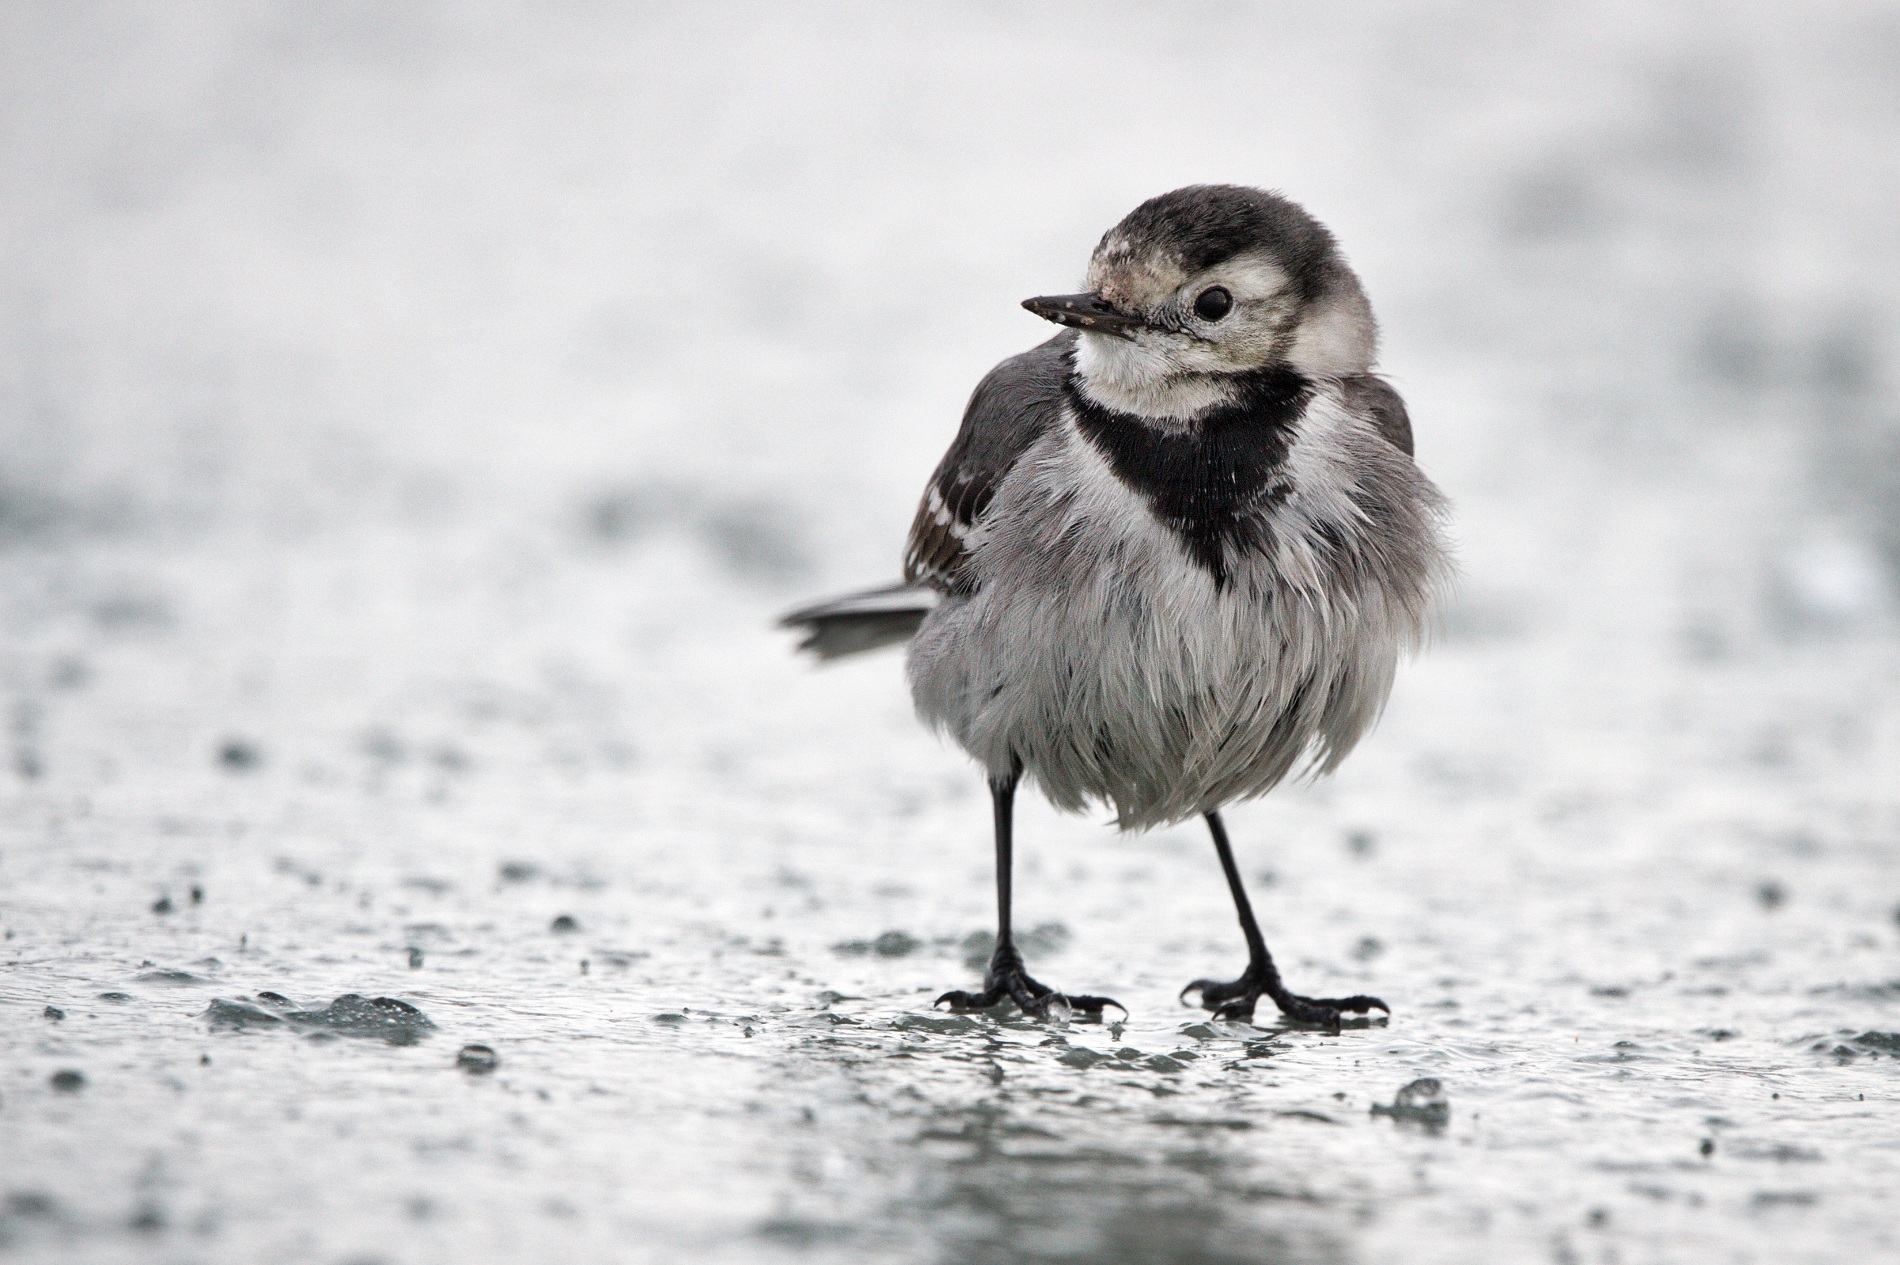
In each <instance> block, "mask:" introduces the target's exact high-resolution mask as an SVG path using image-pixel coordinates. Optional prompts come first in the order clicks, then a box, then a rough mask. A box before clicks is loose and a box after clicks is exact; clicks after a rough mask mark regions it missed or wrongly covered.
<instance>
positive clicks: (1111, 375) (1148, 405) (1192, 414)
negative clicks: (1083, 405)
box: [1075, 333, 1235, 422]
mask: <svg viewBox="0 0 1900 1265" xmlns="http://www.w3.org/2000/svg"><path fill="white" fill-rule="evenodd" d="M1075 370H1076V376H1077V377H1078V378H1080V379H1081V387H1082V394H1083V395H1085V396H1087V397H1088V398H1089V399H1090V400H1092V401H1093V402H1094V403H1096V404H1099V405H1101V406H1102V407H1103V408H1109V409H1114V410H1115V411H1116V412H1118V413H1132V414H1133V415H1135V416H1136V417H1142V418H1147V419H1149V420H1151V421H1156V422H1187V421H1192V420H1193V419H1194V418H1196V417H1198V416H1200V415H1201V414H1202V413H1205V412H1206V411H1207V410H1208V409H1211V408H1214V407H1216V406H1218V405H1221V404H1226V403H1228V402H1229V401H1231V400H1232V399H1233V398H1234V392H1235V386H1234V383H1233V381H1232V379H1231V378H1229V377H1228V376H1227V375H1225V374H1217V373H1196V372H1193V371H1190V370H1183V369H1182V368H1181V367H1180V366H1179V365H1176V364H1174V363H1172V361H1171V359H1170V357H1169V356H1168V354H1167V352H1166V350H1165V349H1163V348H1159V347H1155V346H1152V345H1149V344H1147V343H1141V342H1131V341H1129V340H1128V339H1125V338H1114V337H1111V336H1109V335H1106V334H1089V333H1084V334H1083V335H1082V336H1081V337H1080V338H1078V339H1076V343H1075Z"/></svg>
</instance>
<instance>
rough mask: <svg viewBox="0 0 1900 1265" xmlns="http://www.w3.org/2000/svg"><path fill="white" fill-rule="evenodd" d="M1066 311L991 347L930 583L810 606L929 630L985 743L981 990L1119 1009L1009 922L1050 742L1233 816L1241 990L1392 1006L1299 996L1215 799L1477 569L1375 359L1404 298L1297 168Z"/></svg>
mask: <svg viewBox="0 0 1900 1265" xmlns="http://www.w3.org/2000/svg"><path fill="white" fill-rule="evenodd" d="M1023 306H1024V307H1026V308H1028V309H1029V310H1030V311H1031V312H1034V313H1036V314H1037V315H1038V316H1042V317H1045V318H1047V319H1048V320H1051V321H1054V322H1055V323H1056V324H1058V325H1064V326H1068V327H1069V329H1068V330H1067V331H1065V332H1063V333H1061V334H1058V335H1057V336H1056V337H1054V338H1052V339H1050V340H1049V341H1048V342H1046V343H1044V344H1042V345H1041V346H1040V347H1037V348H1035V349H1034V350H1032V351H1028V352H1024V353H1023V354H1022V355H1019V356H1013V357H1011V358H1010V359H1008V360H1005V361H1004V362H1003V363H1002V364H1000V365H998V366H997V367H996V368H994V369H992V370H991V371H990V373H989V376H987V377H986V378H984V379H983V381H982V382H981V383H980V384H979V385H978V386H977V388H976V393H975V395H973V396H972V397H971V399H970V404H969V408H968V409H967V410H966V412H965V413H964V417H963V427H962V429H961V430H960V431H959V432H958V434H957V437H956V441H955V442H954V443H952V444H951V446H950V451H949V453H948V454H947V455H946V456H945V457H944V459H943V462H942V464H941V465H939V466H938V467H937V472H936V474H935V475H934V476H933V477H932V478H931V481H930V486H929V488H928V489H927V490H926V491H925V493H924V499H923V504H922V505H921V506H920V507H919V509H918V511H917V518H916V521H915V522H914V523H913V524H912V525H911V529H910V546H909V552H908V554H907V556H906V558H905V562H904V576H905V582H904V583H903V584H900V585H893V586H890V587H886V588H881V589H875V590H871V591H869V592H865V593H857V594H852V595H850V596H848V597H843V598H838V599H836V600H833V601H829V602H823V603H820V604H818V605H815V606H810V607H807V608H805V609H802V610H799V611H795V612H793V613H792V614H790V615H788V616H786V617H785V621H784V622H785V623H786V624H787V625H788V626H791V627H796V628H799V629H802V630H804V631H805V633H806V634H807V635H806V637H805V640H804V641H803V643H802V646H803V648H806V649H809V650H812V651H813V652H815V653H816V654H817V655H818V656H819V657H820V658H825V659H830V658H836V657H838V656H840V655H846V654H852V653H856V652H858V651H861V650H868V649H871V648H873V647H876V646H880V645H886V644H889V643H891V642H894V641H902V640H907V639H908V640H910V642H911V645H910V655H909V675H910V688H911V695H912V698H913V699H914V700H915V703H916V706H917V711H918V713H919V714H920V715H921V716H922V717H923V718H924V719H925V720H927V721H929V722H930V723H931V724H932V725H933V726H935V727H936V728H938V729H940V730H944V731H947V732H948V733H949V734H950V735H951V736H952V737H954V738H955V739H956V740H957V742H958V743H959V744H960V745H961V746H962V747H963V749H964V750H965V751H967V752H969V753H970V755H971V756H973V757H974V758H975V759H976V760H977V762H978V763H979V764H981V765H982V766H983V768H984V769H985V771H986V772H987V773H988V774H989V783H990V794H991V796H992V798H993V800H994V804H995V816H996V905H997V931H996V951H995V954H994V956H993V957H992V958H991V959H990V964H989V970H988V973H987V974H986V975H985V977H984V981H983V990H982V991H981V992H979V993H968V992H960V991H959V992H950V993H945V994H944V995H943V996H942V997H940V998H938V1002H939V1003H944V1002H948V1003H949V1004H950V1005H951V1006H953V1007H956V1008H959V1009H964V1008H987V1007H990V1006H994V1005H998V1004H1000V1003H1002V1002H1003V1001H1005V1000H1013V1001H1014V1002H1015V1003H1016V1004H1017V1005H1018V1006H1020V1007H1021V1008H1022V1009H1023V1011H1024V1012H1026V1013H1028V1014H1030V1015H1033V1016H1038V1017H1051V1016H1058V1017H1059V1016H1063V1015H1066V1014H1067V1013H1069V1012H1072V1011H1082V1012H1084V1013H1089V1014H1100V1013H1101V1010H1102V1008H1103V1007H1104V1006H1115V1007H1116V1008H1117V1009H1124V1008H1123V1007H1122V1006H1121V1005H1120V1003H1118V1002H1115V1001H1113V1000H1111V999H1110V998H1106V997H1088V996H1065V995H1063V994H1061V993H1058V992H1056V991H1055V990H1053V989H1050V988H1048V987H1047V986H1045V985H1043V984H1040V983H1038V982H1036V981H1035V980H1034V979H1031V978H1030V977H1029V975H1028V973H1027V972H1026V971H1025V969H1024V966H1023V960H1022V957H1021V955H1020V954H1019V953H1018V952H1017V950H1016V946H1015V944H1014V942H1013V941H1012V939H1011V935H1010V852H1011V840H1010V833H1011V809H1012V806H1013V803H1014V798H1015V792H1016V785H1017V782H1018V781H1019V780H1020V779H1021V778H1022V776H1023V775H1024V774H1025V773H1027V774H1028V775H1029V776H1031V777H1033V778H1034V779H1035V781H1036V784H1037V785H1038V786H1039V787H1041V788H1042V792H1043V794H1044V795H1046V796H1048V798H1049V800H1050V801H1051V802H1052V803H1054V804H1055V805H1056V806H1057V807H1058V808H1061V809H1064V810H1068V811H1080V810H1083V809H1085V808H1086V807H1087V806H1088V805H1089V804H1090V803H1092V802H1094V803H1102V804H1106V805H1110V806H1112V807H1113V808H1114V810H1115V813H1116V819H1117V824H1118V825H1119V826H1120V827H1121V828H1122V829H1124V830H1140V829H1145V828H1147V827H1150V826H1156V825H1162V824H1166V823H1171V822H1179V821H1184V820H1186V819H1187V818H1189V817H1193V816H1197V815H1198V816H1201V817H1205V818H1206V819H1207V824H1208V827H1209V829H1210V830H1211V831H1212V832H1213V836H1214V848H1215V850H1216V851H1217V852H1218V853H1219V854H1220V863H1221V868H1222V869H1223V870H1224V871H1225V872H1226V875H1227V886H1228V888H1229V889H1230V890H1231V891H1232V893H1233V898H1234V906H1235V909H1236V911H1237V913H1238V914H1239V918H1240V925H1241V930H1242V931H1243V932H1244V933H1245V935H1246V939H1247V951H1248V961H1247V969H1246V970H1245V971H1244V972H1243V973H1242V974H1241V976H1240V978H1239V979H1236V980H1233V981H1231V982H1226V983H1222V982H1217V981H1214V980H1206V979H1200V980H1195V981H1194V982H1193V983H1191V984H1189V985H1188V986H1187V988H1185V989H1183V990H1182V994H1181V995H1182V997H1183V998H1185V997H1186V996H1187V995H1188V994H1189V993H1191V992H1197V991H1198V992H1199V994H1200V998H1201V1004H1202V1005H1203V1006H1204V1007H1206V1008H1207V1009H1209V1010H1213V1011H1215V1012H1216V1014H1217V1015H1219V1016H1222V1017H1226V1018H1241V1019H1244V1018H1250V1017H1251V1016H1252V1014H1253V1010H1254V1005H1255V1003H1256V1002H1257V1001H1258V1000H1259V999H1260V998H1261V997H1263V996H1265V997H1268V998H1271V999H1272V1000H1273V1003H1274V1004H1275V1005H1276V1006H1278V1007H1279V1008H1280V1010H1281V1011H1282V1012H1283V1013H1284V1014H1285V1015H1286V1016H1287V1017H1288V1018H1290V1019H1293V1020H1296V1021H1299V1022H1304V1023H1314V1024H1320V1025H1324V1026H1326V1027H1329V1028H1333V1029H1337V1027H1338V1026H1339V1019H1340V1013H1341V1012H1342V1011H1350V1012H1354V1013H1359V1014H1364V1013H1368V1012H1369V1011H1371V1010H1372V1009H1373V1008H1375V1007H1376V1008H1377V1009H1379V1010H1384V1011H1387V1012H1388V1013H1389V1008H1388V1007H1387V1006H1386V1004H1385V1003H1384V1002H1382V1001H1380V1000H1379V999H1378V998H1376V997H1365V996H1357V997H1301V996H1299V995H1297V994H1295V993H1293V992H1291V991H1289V990H1288V989H1287V987H1286V986H1285V985H1284V984H1283V983H1282V982H1281V980H1280V973H1279V971H1278V970H1277V969H1276V968H1275V966H1274V964H1273V958H1272V957H1271V955H1269V954H1268V952H1267V946H1266V941H1265V940H1264V939H1262V937H1261V935H1260V928H1259V926H1258V925H1257V924H1256V923H1255V921H1254V916H1253V910H1252V907H1251V906H1250V905H1249V904H1248V901H1247V894H1246V891H1245V889H1244V888H1243V887H1242V885H1241V881H1240V871H1239V869H1238V868H1237V867H1236V866H1235V864H1234V854H1233V849H1232V848H1231V847H1230V846H1229V845H1228V842H1227V831H1226V828H1225V827H1224V826H1223V825H1222V823H1221V818H1220V811H1219V810H1220V809H1221V808H1222V807H1224V806H1225V805H1227V804H1230V803H1233V802H1235V801H1238V800H1245V799H1251V798H1253V797H1254V796H1257V795H1261V794H1264V793H1265V792H1267V791H1269V790H1271V789H1273V787H1275V786H1276V785H1278V784H1279V783H1280V782H1281V781H1282V780H1284V779H1285V778H1286V777H1287V776H1288V775H1289V774H1294V773H1306V774H1308V775H1311V776H1318V775H1320V774H1325V773H1329V772H1331V771H1332V770H1333V769H1334V768H1336V767H1337V766H1338V764H1339V762H1340V761H1341V760H1343V759H1344V758H1345V756H1346V753H1347V752H1349V751H1351V750H1352V748H1353V746H1354V744H1355V743H1357V742H1358V741H1359V739H1360V738H1361V737H1362V736H1364V734H1365V733H1366V731H1367V730H1368V729H1369V728H1370V727H1371V726H1372V724H1373V722H1374V721H1375V720H1376V719H1377V718H1378V716H1379V713H1380V711H1381V709H1382V708H1383V707H1384V705H1385V701H1386V696H1387V695H1388V694H1389V693H1390V691H1391V688H1392V679H1393V674H1394V672H1395V670H1396V668H1397V665H1398V660H1399V656H1400V654H1401V653H1403V652H1406V651H1409V650H1413V649H1416V648H1417V646H1418V645H1419V643H1420V641H1421V640H1422V638H1423V636H1424V633H1425V630H1426V624H1427V621H1428V619H1429V615H1430V609H1431V606H1432V603H1433V599H1434V597H1435V595H1436V593H1437V591H1438V590H1439V589H1440V588H1441V587H1442V586H1443V583H1444V581H1445V580H1446V578H1447V576H1448V574H1449V572H1450V569H1451V568H1450V557H1449V553H1448V549H1447V545H1446V540H1445V536H1444V531H1443V518H1444V513H1445V502H1444V499H1443V497H1442V496H1440V494H1439V492H1438V490H1437V489H1436V488H1435V487H1433V486H1432V484H1431V482H1430V480H1428V479H1427V478H1426V477H1425V476H1424V475H1423V474H1422V473H1420V471H1419V469H1418V467H1417V466H1416V465H1414V464H1413V462H1412V431H1411V422H1410V420H1409V418H1408V417H1407V415H1406V411H1405V404H1404V401H1402V400H1401V399H1400V398H1399V396H1398V393H1397V392H1396V391H1394V390H1393V389H1392V387H1391V386H1390V385H1388V384H1387V383H1386V382H1385V381H1384V380H1383V379H1381V378H1379V377H1377V376H1376V375H1374V374H1373V372H1372V366H1373V362H1374V357H1375V352H1376V346H1377V327H1376V325H1375V324H1374V321H1373V316H1372V307H1371V305H1370V304H1369V303H1368V302H1367V300H1366V295H1365V291H1364V290H1363V289H1361V288H1360V284H1359V278H1358V277H1357V276H1356V275H1355V274H1354V273H1353V271H1352V269H1351V268H1350V267H1348V266H1347V264H1346V261H1345V260H1344V259H1343V258H1342V257H1341V255H1340V253H1339V249H1338V247H1337V245H1336V244H1335V243H1334V241H1333V236H1332V234H1331V233H1329V232H1328V231H1327V230H1326V228H1325V227H1324V226H1323V225H1321V224H1320V223H1319V222H1318V221H1317V220H1315V219H1314V218H1313V217H1312V216H1310V215H1308V214H1307V213H1306V212H1305V211H1304V210H1302V209H1301V208H1300V207H1298V206H1296V205H1294V204H1293V203H1292V202H1290V201H1288V200H1287V199H1285V198H1283V197H1280V196H1279V195H1277V194H1273V193H1266V192H1262V191H1261V190H1258V189H1247V188H1241V187H1237V186H1233V185H1195V186H1192V187H1189V188H1186V189H1177V190H1175V191H1174V192H1172V193H1166V194H1163V195H1161V196H1160V197H1158V198H1153V199H1151V200H1149V201H1147V202H1144V203H1142V204H1141V205H1140V206H1138V207H1136V208H1135V210H1134V211H1133V212H1131V213H1130V214H1129V215H1128V217H1127V218H1126V219H1124V220H1122V222H1121V223H1119V224H1117V225H1116V226H1115V227H1114V228H1112V229H1110V230H1109V231H1108V233H1107V235H1106V236H1104V237H1103V238H1102V240H1101V244H1100V245H1098V246H1097V247H1096V248H1095V253H1094V255H1093V257H1092V258H1091V259H1090V261H1089V270H1088V289H1087V291H1086V292H1084V293H1081V294H1065V295H1055V296H1049V297H1044V298H1035V299H1029V300H1026V301H1025V302H1024V303H1023Z"/></svg>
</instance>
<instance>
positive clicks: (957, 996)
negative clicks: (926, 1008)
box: [930, 988, 996, 1010]
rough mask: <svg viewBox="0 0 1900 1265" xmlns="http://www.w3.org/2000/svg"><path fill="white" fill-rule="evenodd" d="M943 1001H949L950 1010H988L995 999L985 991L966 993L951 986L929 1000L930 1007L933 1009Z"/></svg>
mask: <svg viewBox="0 0 1900 1265" xmlns="http://www.w3.org/2000/svg"><path fill="white" fill-rule="evenodd" d="M945 1002H949V1003H950V1009H952V1010H988V1009H989V1008H990V1007H991V1006H994V1005H995V1004H996V999H995V998H993V997H990V996H989V994H987V993H966V992H964V991H963V990H962V989H960V988H953V989H951V990H950V991H949V992H947V993H945V994H944V995H943V996H941V997H939V998H937V1000H936V1001H933V1002H931V1003H930V1008H931V1009H932V1010H935V1009H936V1008H937V1007H939V1006H941V1005H943V1004H944V1003H945Z"/></svg>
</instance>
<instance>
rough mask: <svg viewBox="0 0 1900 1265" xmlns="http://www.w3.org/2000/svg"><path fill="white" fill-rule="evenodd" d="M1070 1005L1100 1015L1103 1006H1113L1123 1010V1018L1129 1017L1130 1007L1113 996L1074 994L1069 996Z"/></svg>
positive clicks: (1088, 1013)
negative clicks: (1075, 995)
mask: <svg viewBox="0 0 1900 1265" xmlns="http://www.w3.org/2000/svg"><path fill="white" fill-rule="evenodd" d="M1069 1005H1071V1006H1073V1007H1075V1008H1076V1009H1077V1010H1079V1011H1081V1012H1082V1013H1083V1014H1085V1015H1099V1014H1101V1013H1102V1007H1104V1006H1113V1007H1114V1008H1115V1009H1117V1010H1119V1011H1121V1012H1122V1018H1124V1019H1126V1018H1128V1007H1126V1006H1124V1005H1122V1004H1121V1003H1120V1002H1118V1001H1116V1000H1115V999H1114V998H1113V997H1094V996H1089V995H1086V994H1085V995H1083V996H1081V997H1073V996H1072V997H1070V998H1069Z"/></svg>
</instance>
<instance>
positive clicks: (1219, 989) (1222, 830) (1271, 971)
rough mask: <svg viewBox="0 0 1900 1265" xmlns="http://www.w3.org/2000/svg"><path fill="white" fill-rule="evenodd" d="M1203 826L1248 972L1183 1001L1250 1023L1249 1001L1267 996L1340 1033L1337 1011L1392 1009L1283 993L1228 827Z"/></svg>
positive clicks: (1214, 821) (1373, 1001)
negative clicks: (1196, 999) (1230, 899)
mask: <svg viewBox="0 0 1900 1265" xmlns="http://www.w3.org/2000/svg"><path fill="white" fill-rule="evenodd" d="M1207 828H1208V830H1210V831H1211V832H1212V833H1213V835H1214V850H1215V851H1216V852H1218V853H1219V854H1220V868H1221V870H1222V871H1223V872H1224V873H1225V874H1226V875H1227V890H1229V891H1230V892H1232V893H1233V894H1234V912H1235V913H1236V914H1238V915H1239V917H1240V930H1241V933H1242V934H1243V935H1245V936H1246V937H1247V969H1246V970H1245V971H1244V972H1242V973H1241V976H1240V978H1239V979H1237V980H1231V981H1228V982H1227V983H1220V982H1218V981H1215V980H1208V979H1197V980H1195V981H1194V982H1193V983H1192V984H1189V985H1188V986H1187V987H1186V988H1184V989H1182V990H1181V997H1182V999H1183V1000H1185V999H1186V998H1187V995H1188V994H1189V993H1193V992H1198V993H1200V995H1201V1005H1202V1006H1203V1007H1204V1008H1206V1009H1208V1010H1211V1011H1213V1012H1214V1015H1215V1017H1216V1018H1220V1019H1252V1018H1253V1009H1254V1003H1256V1002H1257V1001H1259V1000H1260V999H1261V998H1262V997H1267V998H1271V999H1272V1001H1273V1004H1274V1005H1276V1006H1278V1007H1279V1008H1280V1013H1281V1014H1283V1015H1285V1016H1286V1017H1287V1018H1289V1019H1292V1020H1295V1021H1296V1022H1299V1023H1314V1024H1319V1025H1320V1026H1322V1027H1324V1028H1328V1029H1330V1030H1332V1031H1334V1032H1337V1031H1339V1015H1340V1012H1341V1011H1351V1012H1353V1013H1356V1014H1366V1013H1367V1012H1369V1011H1372V1010H1374V1009H1377V1010H1383V1011H1385V1012H1386V1013H1387V1014H1391V1013H1392V1008H1391V1007H1390V1006H1387V1005H1386V1004H1385V1003H1384V1002H1382V1001H1380V1000H1379V999H1378V998H1377V997H1366V996H1358V997H1301V996H1300V995H1299V994H1297V993H1293V992H1290V991H1288V989H1287V986H1286V985H1285V984H1284V983H1282V982H1281V980H1280V969H1279V968H1278V967H1276V966H1275V965H1274V964H1273V955H1272V954H1271V953H1268V952H1267V942H1266V939H1265V938H1264V937H1262V936H1261V934H1260V924H1259V923H1257V922H1255V921H1254V917H1253V905H1252V903H1251V902H1250V901H1248V899H1247V889H1246V888H1245V887H1243V886H1241V883H1240V867H1239V866H1237V865H1235V864H1234V850H1233V848H1232V847H1230V846H1229V845H1228V843H1227V827H1226V826H1224V825H1222V824H1221V819H1220V814H1219V813H1209V814H1208V815H1207Z"/></svg>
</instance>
